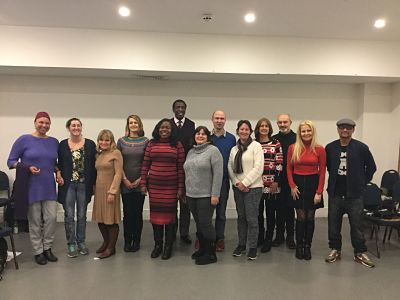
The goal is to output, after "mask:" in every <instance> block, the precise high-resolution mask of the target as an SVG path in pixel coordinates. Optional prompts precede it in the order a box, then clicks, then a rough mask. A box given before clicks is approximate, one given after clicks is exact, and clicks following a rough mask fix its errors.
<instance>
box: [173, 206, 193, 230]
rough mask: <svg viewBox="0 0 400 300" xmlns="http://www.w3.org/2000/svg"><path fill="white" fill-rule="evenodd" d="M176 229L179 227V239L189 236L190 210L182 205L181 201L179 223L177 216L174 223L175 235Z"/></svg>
mask: <svg viewBox="0 0 400 300" xmlns="http://www.w3.org/2000/svg"><path fill="white" fill-rule="evenodd" d="M178 227H179V234H180V235H181V237H182V236H186V235H188V234H189V227H190V210H189V206H188V205H187V203H184V202H183V201H182V200H179V221H178V214H177V217H176V223H175V234H176V232H177V231H178Z"/></svg>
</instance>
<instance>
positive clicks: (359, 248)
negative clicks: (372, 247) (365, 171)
mask: <svg viewBox="0 0 400 300" xmlns="http://www.w3.org/2000/svg"><path fill="white" fill-rule="evenodd" d="M363 208H364V204H363V200H362V198H352V199H349V198H346V197H340V196H334V197H330V198H329V206H328V237H329V247H330V248H331V249H336V250H341V249H342V235H341V230H342V220H343V215H344V214H347V215H348V217H349V223H350V237H351V244H352V246H353V248H354V254H358V253H364V252H366V251H367V246H366V245H365V238H364V233H363V229H362V221H363V217H362V211H363Z"/></svg>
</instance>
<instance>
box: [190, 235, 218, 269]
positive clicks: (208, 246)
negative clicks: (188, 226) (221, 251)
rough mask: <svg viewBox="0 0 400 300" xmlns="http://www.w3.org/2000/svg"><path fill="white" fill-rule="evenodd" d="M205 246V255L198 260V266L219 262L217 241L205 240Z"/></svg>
mask: <svg viewBox="0 0 400 300" xmlns="http://www.w3.org/2000/svg"><path fill="white" fill-rule="evenodd" d="M203 244H204V245H203V246H204V248H205V251H204V255H202V256H199V257H197V258H196V261H195V263H196V265H209V264H213V263H216V262H217V255H216V254H215V251H216V246H215V241H210V240H204V241H203Z"/></svg>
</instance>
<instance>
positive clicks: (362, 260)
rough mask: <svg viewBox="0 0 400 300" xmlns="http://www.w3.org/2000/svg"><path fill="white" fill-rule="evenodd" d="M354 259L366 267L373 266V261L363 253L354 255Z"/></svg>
mask: <svg viewBox="0 0 400 300" xmlns="http://www.w3.org/2000/svg"><path fill="white" fill-rule="evenodd" d="M354 261H355V262H357V263H359V264H362V265H363V266H366V267H368V268H373V267H375V265H374V263H373V262H372V261H371V260H370V259H369V257H368V255H367V254H365V253H359V254H356V255H354Z"/></svg>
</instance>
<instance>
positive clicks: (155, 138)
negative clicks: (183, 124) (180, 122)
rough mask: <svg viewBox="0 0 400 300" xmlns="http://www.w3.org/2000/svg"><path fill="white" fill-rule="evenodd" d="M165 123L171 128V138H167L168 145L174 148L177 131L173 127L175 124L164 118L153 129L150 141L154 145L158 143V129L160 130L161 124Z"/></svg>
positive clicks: (176, 140)
mask: <svg viewBox="0 0 400 300" xmlns="http://www.w3.org/2000/svg"><path fill="white" fill-rule="evenodd" d="M164 122H167V123H169V124H170V126H171V136H170V137H169V144H170V145H171V146H172V147H176V145H177V144H178V131H177V130H176V127H175V126H174V125H175V124H174V123H173V122H172V121H171V120H170V119H168V118H164V119H162V120H160V121H159V122H158V123H157V125H156V126H155V127H154V129H153V133H152V136H153V139H152V141H153V142H155V143H158V142H159V141H160V128H161V124H162V123H164Z"/></svg>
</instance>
